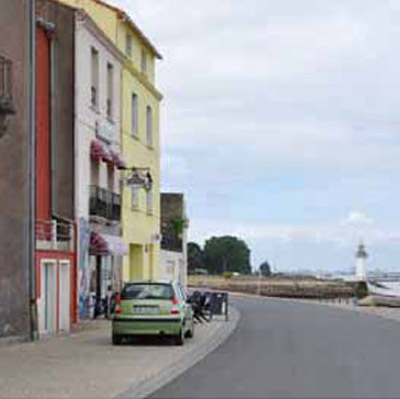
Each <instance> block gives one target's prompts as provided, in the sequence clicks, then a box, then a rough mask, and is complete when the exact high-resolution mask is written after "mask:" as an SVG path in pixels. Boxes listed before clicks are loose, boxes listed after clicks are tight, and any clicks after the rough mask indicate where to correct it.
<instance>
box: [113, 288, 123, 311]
mask: <svg viewBox="0 0 400 399" xmlns="http://www.w3.org/2000/svg"><path fill="white" fill-rule="evenodd" d="M121 311H122V310H121V294H119V293H118V294H116V295H115V314H121Z"/></svg>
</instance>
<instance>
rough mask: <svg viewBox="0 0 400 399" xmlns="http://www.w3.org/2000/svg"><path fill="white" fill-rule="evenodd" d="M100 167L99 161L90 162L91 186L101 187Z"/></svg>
mask: <svg viewBox="0 0 400 399" xmlns="http://www.w3.org/2000/svg"><path fill="white" fill-rule="evenodd" d="M99 176H100V167H99V162H98V161H93V160H91V161H90V184H91V185H92V186H98V185H99Z"/></svg>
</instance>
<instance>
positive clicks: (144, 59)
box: [141, 49, 147, 72]
mask: <svg viewBox="0 0 400 399" xmlns="http://www.w3.org/2000/svg"><path fill="white" fill-rule="evenodd" d="M141 66H142V72H147V54H146V50H145V49H142V63H141Z"/></svg>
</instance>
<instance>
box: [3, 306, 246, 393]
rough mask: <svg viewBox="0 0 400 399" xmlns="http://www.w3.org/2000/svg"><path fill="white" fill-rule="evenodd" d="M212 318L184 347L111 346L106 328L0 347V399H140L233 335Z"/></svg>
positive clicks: (155, 342)
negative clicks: (123, 398)
mask: <svg viewBox="0 0 400 399" xmlns="http://www.w3.org/2000/svg"><path fill="white" fill-rule="evenodd" d="M238 319H239V313H238V311H237V310H235V309H234V308H231V314H230V320H229V321H228V322H225V321H224V320H223V319H222V318H221V319H220V318H219V317H217V318H215V319H214V320H213V321H212V322H211V323H203V324H200V325H199V324H198V325H196V330H195V337H194V338H193V339H188V340H187V341H186V343H185V345H184V346H183V347H179V346H174V345H171V344H170V342H168V341H165V340H159V339H151V340H148V339H146V340H145V341H143V340H136V341H135V342H134V343H126V344H124V345H121V346H112V345H111V339H110V336H111V332H110V322H108V321H106V320H104V321H101V322H99V321H97V322H96V323H95V324H94V327H93V326H91V327H90V326H89V328H88V326H86V328H84V329H83V330H82V331H80V332H78V333H75V334H72V335H70V336H66V337H58V338H54V339H51V340H48V341H39V342H30V343H24V344H14V345H9V346H2V347H0V398H15V397H18V398H25V397H35V398H37V397H40V398H110V397H117V396H123V397H135V398H140V397H144V396H146V395H148V394H150V393H152V392H153V391H155V390H156V389H158V388H160V387H161V386H162V385H163V384H165V383H167V382H169V381H170V380H172V379H173V378H175V377H176V376H178V375H179V374H180V373H183V372H184V371H185V370H186V369H187V368H189V367H191V366H193V365H194V364H195V363H196V362H198V361H199V360H201V359H202V358H203V357H205V356H206V355H207V354H208V353H209V352H211V351H212V350H213V349H215V348H216V346H218V345H219V344H221V343H222V342H223V341H224V340H225V339H226V338H227V337H228V336H229V335H230V333H231V332H233V330H234V329H235V327H236V325H237V322H238Z"/></svg>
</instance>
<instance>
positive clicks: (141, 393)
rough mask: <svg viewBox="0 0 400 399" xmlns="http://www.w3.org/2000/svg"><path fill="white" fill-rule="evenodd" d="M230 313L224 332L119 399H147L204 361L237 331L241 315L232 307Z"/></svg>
mask: <svg viewBox="0 0 400 399" xmlns="http://www.w3.org/2000/svg"><path fill="white" fill-rule="evenodd" d="M229 313H230V314H229V316H230V317H229V322H228V323H229V324H228V326H227V327H226V328H224V329H222V331H221V330H217V331H216V332H215V333H214V335H213V336H212V337H211V339H208V340H207V341H205V342H203V343H202V344H200V345H199V346H196V347H195V348H194V349H193V351H192V352H189V353H186V354H185V356H184V358H183V359H182V358H178V359H177V360H176V361H174V362H173V363H172V364H170V365H169V366H168V367H166V368H164V369H162V370H161V371H160V372H159V373H157V374H156V375H155V376H152V377H148V378H145V379H144V380H142V381H138V382H137V383H135V384H134V385H133V386H131V388H130V389H129V390H127V391H125V392H123V393H122V394H120V395H118V396H117V398H123V399H128V398H135V399H136V398H138V399H142V398H145V397H147V396H149V395H151V394H152V393H154V392H156V391H158V390H159V389H160V388H161V387H163V386H164V385H166V384H168V383H169V382H171V381H172V380H174V379H175V378H176V377H178V376H179V375H181V374H183V373H184V372H185V371H187V370H188V369H190V368H191V367H193V366H194V365H195V364H196V363H198V362H199V361H200V360H202V359H204V358H205V357H206V356H207V355H208V354H209V353H211V352H212V351H213V350H215V349H216V348H217V347H218V346H220V345H221V344H222V343H223V342H224V341H225V340H226V339H227V338H228V337H229V336H230V335H231V334H232V333H233V331H234V330H235V329H236V327H237V324H238V322H239V319H240V313H239V311H238V310H237V309H236V308H234V307H232V306H231V307H230V312H229Z"/></svg>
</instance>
